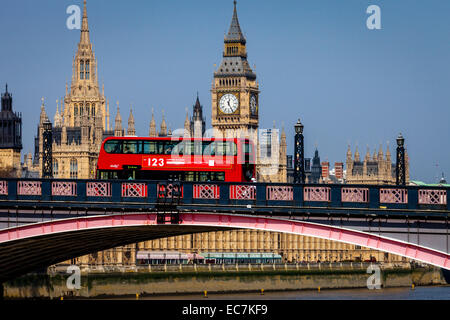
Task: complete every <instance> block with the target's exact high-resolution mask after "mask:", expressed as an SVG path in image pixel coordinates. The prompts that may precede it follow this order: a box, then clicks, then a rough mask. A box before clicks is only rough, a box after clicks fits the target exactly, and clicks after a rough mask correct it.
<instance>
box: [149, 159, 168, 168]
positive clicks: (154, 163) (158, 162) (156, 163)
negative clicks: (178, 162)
mask: <svg viewBox="0 0 450 320" xmlns="http://www.w3.org/2000/svg"><path fill="white" fill-rule="evenodd" d="M147 163H148V167H164V159H163V158H148V159H147Z"/></svg>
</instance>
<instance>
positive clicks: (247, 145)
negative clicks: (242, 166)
mask: <svg viewBox="0 0 450 320" xmlns="http://www.w3.org/2000/svg"><path fill="white" fill-rule="evenodd" d="M243 147H244V153H248V154H251V153H252V152H253V150H252V145H251V144H250V143H248V142H245V144H243Z"/></svg>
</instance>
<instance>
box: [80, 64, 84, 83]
mask: <svg viewBox="0 0 450 320" xmlns="http://www.w3.org/2000/svg"><path fill="white" fill-rule="evenodd" d="M80 79H81V80H83V79H84V61H83V60H81V61H80Z"/></svg>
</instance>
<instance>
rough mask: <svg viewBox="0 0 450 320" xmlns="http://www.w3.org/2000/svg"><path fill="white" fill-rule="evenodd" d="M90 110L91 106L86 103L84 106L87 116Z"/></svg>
mask: <svg viewBox="0 0 450 320" xmlns="http://www.w3.org/2000/svg"><path fill="white" fill-rule="evenodd" d="M90 109H91V105H90V104H89V103H88V104H87V105H86V114H87V115H89V113H90V111H91V110H90Z"/></svg>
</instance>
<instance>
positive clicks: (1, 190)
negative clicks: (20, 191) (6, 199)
mask: <svg viewBox="0 0 450 320" xmlns="http://www.w3.org/2000/svg"><path fill="white" fill-rule="evenodd" d="M0 195H2V196H7V195H8V182H7V181H0Z"/></svg>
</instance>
